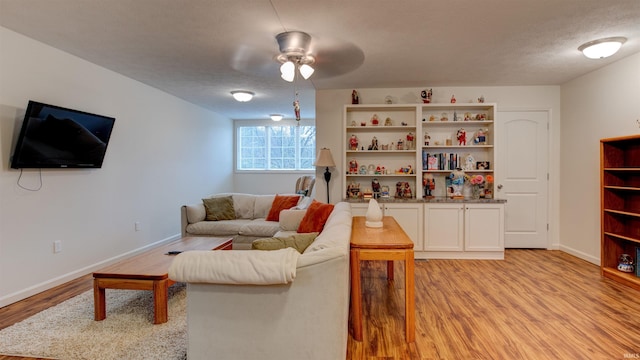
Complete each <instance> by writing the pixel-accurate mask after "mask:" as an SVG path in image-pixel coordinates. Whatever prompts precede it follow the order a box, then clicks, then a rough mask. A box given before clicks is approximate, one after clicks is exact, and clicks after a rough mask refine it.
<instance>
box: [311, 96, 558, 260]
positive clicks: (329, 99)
mask: <svg viewBox="0 0 640 360" xmlns="http://www.w3.org/2000/svg"><path fill="white" fill-rule="evenodd" d="M423 89H424V88H397V89H357V90H358V93H359V95H360V103H361V104H383V103H384V99H385V97H386V96H387V95H390V96H391V97H392V98H393V102H394V103H397V104H406V103H411V104H415V103H421V102H422V100H421V98H420V91H421V90H423ZM351 91H352V89H342V90H318V91H317V92H316V146H317V148H322V147H328V148H329V149H331V152H332V154H333V157H334V160H335V161H336V163H337V164H338V167H337V168H335V169H332V173H333V175H332V178H331V183H330V190H329V192H330V197H331V202H332V203H335V202H337V201H339V200H340V199H342V198H344V196H343V194H342V190H341V189H342V181H343V177H342V174H343V171H344V170H345V169H343V168H342V164H340V162H341V158H342V157H341V154H340V151H341V150H342V131H344V130H343V124H342V121H343V119H342V118H343V106H344V105H346V104H350V103H351ZM433 94H434V99H433V101H434V102H435V103H448V102H449V101H450V99H451V95H452V94H455V96H456V99H457V101H458V103H464V102H472V101H473V102H477V98H478V97H480V96H481V95H483V96H484V97H485V101H486V102H491V103H497V105H498V112H500V110H528V109H535V110H540V109H543V110H551V122H550V134H549V144H550V145H549V152H550V154H558V153H559V151H560V87H559V86H494V87H491V86H487V87H439V88H433ZM498 121H499V117H498ZM323 172H324V170H322V169H318V170H317V172H316V178H317V179H318V180H317V184H316V198H318V199H326V196H327V195H326V194H327V190H326V184H325V183H324V179H323V175H322V173H323ZM549 173H550V179H551V180H550V183H549V199H550V204H549V221H550V236H549V238H550V244H549V247H550V248H558V247H559V230H558V229H559V226H558V208H559V200H558V199H559V198H558V195H557V194H558V191H559V184H560V182H559V181H560V179H559V174H560V163H559V158H558V157H557V156H552V157H551V158H550V159H549ZM318 184H320V186H318Z"/></svg>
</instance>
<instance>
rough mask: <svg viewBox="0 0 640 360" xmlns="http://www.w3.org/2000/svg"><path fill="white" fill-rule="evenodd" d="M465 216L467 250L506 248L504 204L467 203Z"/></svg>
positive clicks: (499, 249) (497, 249)
mask: <svg viewBox="0 0 640 360" xmlns="http://www.w3.org/2000/svg"><path fill="white" fill-rule="evenodd" d="M464 218H465V231H464V232H465V241H464V244H465V246H464V248H465V250H466V251H503V250H504V205H503V204H467V205H466V206H465V215H464Z"/></svg>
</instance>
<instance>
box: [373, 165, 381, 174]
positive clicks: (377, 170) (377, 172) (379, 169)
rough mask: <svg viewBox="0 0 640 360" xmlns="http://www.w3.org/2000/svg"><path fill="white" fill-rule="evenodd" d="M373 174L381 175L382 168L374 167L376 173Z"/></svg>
mask: <svg viewBox="0 0 640 360" xmlns="http://www.w3.org/2000/svg"><path fill="white" fill-rule="evenodd" d="M373 174H374V175H382V168H381V167H380V165H378V166H376V171H375V172H374V173H373Z"/></svg>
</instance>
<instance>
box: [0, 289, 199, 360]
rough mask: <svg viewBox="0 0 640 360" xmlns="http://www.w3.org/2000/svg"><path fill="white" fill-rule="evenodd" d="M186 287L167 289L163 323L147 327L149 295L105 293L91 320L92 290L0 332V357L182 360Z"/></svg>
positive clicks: (150, 322) (150, 323)
mask: <svg viewBox="0 0 640 360" xmlns="http://www.w3.org/2000/svg"><path fill="white" fill-rule="evenodd" d="M186 300H187V296H186V286H185V285H184V284H181V283H177V284H175V285H174V286H172V287H170V288H169V321H168V322H166V323H164V324H158V325H154V324H153V295H152V292H151V291H137V290H113V289H107V291H106V301H107V318H106V319H105V320H102V321H94V319H93V316H94V311H93V290H90V291H87V292H85V293H83V294H80V295H78V296H76V297H74V298H71V299H69V300H67V301H65V302H63V303H60V304H58V305H56V306H54V307H51V308H49V309H47V310H44V311H42V312H40V313H38V314H36V315H34V316H32V317H29V318H27V319H25V320H23V321H21V322H19V323H16V324H14V325H13V326H10V327H8V328H6V329H3V330H2V331H0V354H11V355H19V356H32V357H48V358H56V359H64V360H75V359H78V360H85V359H86V360H89V359H90V360H111V359H114V360H115V359H118V360H121V359H144V360H147V359H149V360H151V359H161V360H170V359H171V360H173V359H176V360H184V359H186V358H187V322H186Z"/></svg>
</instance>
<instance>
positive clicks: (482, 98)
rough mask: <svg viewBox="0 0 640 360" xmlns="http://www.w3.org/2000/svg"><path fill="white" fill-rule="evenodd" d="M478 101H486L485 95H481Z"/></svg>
mask: <svg viewBox="0 0 640 360" xmlns="http://www.w3.org/2000/svg"><path fill="white" fill-rule="evenodd" d="M478 102H479V103H481V104H482V103H484V95H480V97H479V98H478Z"/></svg>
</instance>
